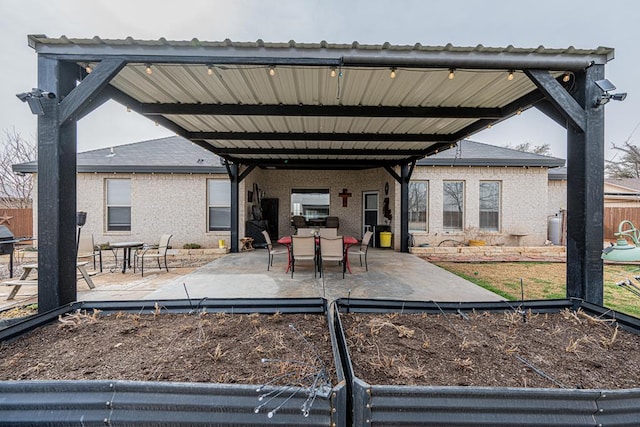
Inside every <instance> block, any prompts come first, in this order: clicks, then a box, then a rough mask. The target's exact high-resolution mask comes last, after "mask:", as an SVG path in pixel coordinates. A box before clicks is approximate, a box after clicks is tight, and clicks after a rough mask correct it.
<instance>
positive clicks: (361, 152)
mask: <svg viewBox="0 0 640 427" xmlns="http://www.w3.org/2000/svg"><path fill="white" fill-rule="evenodd" d="M445 145H449V144H448V143H447V144H445ZM428 151H429V150H427V149H419V150H395V149H389V150H385V149H370V150H368V149H365V148H352V149H350V148H304V147H303V148H226V147H223V148H217V147H213V152H214V153H216V154H218V155H219V156H240V155H247V154H259V155H261V156H290V155H301V156H326V155H338V156H425V155H426V154H427V153H428Z"/></svg>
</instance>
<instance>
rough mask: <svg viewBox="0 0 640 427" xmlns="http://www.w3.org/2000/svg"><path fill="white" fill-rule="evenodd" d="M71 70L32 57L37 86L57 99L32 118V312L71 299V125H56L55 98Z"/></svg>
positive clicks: (68, 84)
mask: <svg viewBox="0 0 640 427" xmlns="http://www.w3.org/2000/svg"><path fill="white" fill-rule="evenodd" d="M76 71H77V67H76V65H75V64H69V63H64V62H60V61H55V60H51V59H47V58H41V57H39V58H38V87H39V88H40V89H42V90H44V91H47V92H53V93H55V94H56V95H57V98H54V99H49V98H47V97H44V98H41V103H42V105H43V108H44V115H39V116H38V277H39V279H38V312H40V313H44V312H47V311H49V310H53V309H55V308H57V307H60V306H62V305H65V304H68V303H70V302H73V301H75V300H76V299H77V292H76V291H77V284H76V280H77V279H76V250H77V248H76V232H77V230H76V151H77V143H76V138H77V136H76V135H77V132H76V122H75V120H73V119H70V120H68V121H67V122H66V123H65V124H64V125H62V124H61V122H60V120H59V118H60V104H58V101H59V99H63V98H64V97H65V96H66V95H67V94H68V93H70V92H71V91H72V90H73V89H74V87H75V76H76V75H77V73H76Z"/></svg>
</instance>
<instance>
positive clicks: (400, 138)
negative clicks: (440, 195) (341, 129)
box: [186, 132, 448, 142]
mask: <svg viewBox="0 0 640 427" xmlns="http://www.w3.org/2000/svg"><path fill="white" fill-rule="evenodd" d="M186 137H187V138H188V139H213V140H215V139H223V140H228V141H242V140H249V141H363V142H367V141H385V142H390V141H395V142H441V141H446V140H447V139H448V136H447V135H440V134H415V133H411V134H400V133H398V134H392V133H384V134H380V133H322V132H318V133H311V132H309V133H306V132H187V134H186Z"/></svg>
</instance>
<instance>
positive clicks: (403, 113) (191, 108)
mask: <svg viewBox="0 0 640 427" xmlns="http://www.w3.org/2000/svg"><path fill="white" fill-rule="evenodd" d="M141 113H142V114H144V115H147V116H152V115H165V114H179V115H216V116H298V117H305V116H311V117H314V116H315V117H400V118H404V117H419V118H455V119H457V118H463V119H465V118H484V119H498V118H501V117H502V115H501V110H500V108H465V107H396V106H352V105H238V104H176V103H173V104H141Z"/></svg>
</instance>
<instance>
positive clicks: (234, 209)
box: [226, 163, 240, 252]
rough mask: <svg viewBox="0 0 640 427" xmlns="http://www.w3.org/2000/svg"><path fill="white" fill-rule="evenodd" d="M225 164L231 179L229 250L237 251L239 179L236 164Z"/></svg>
mask: <svg viewBox="0 0 640 427" xmlns="http://www.w3.org/2000/svg"><path fill="white" fill-rule="evenodd" d="M226 164H227V169H228V172H229V178H230V180H231V252H238V239H239V237H238V236H239V235H240V234H239V230H238V227H239V222H238V214H239V206H238V201H239V200H240V179H239V173H238V164H237V163H231V164H228V163H226Z"/></svg>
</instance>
